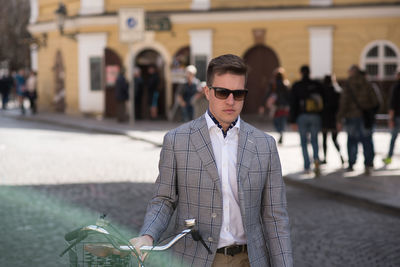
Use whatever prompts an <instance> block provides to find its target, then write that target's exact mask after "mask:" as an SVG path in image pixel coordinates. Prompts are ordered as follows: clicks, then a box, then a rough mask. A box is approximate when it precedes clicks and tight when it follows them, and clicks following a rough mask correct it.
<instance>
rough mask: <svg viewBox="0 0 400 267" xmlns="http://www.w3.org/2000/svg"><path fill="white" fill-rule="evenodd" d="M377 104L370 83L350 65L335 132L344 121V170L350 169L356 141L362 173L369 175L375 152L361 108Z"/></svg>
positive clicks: (352, 163)
mask: <svg viewBox="0 0 400 267" xmlns="http://www.w3.org/2000/svg"><path fill="white" fill-rule="evenodd" d="M377 105H378V99H377V97H376V95H375V93H374V89H373V88H372V86H371V84H370V83H369V82H368V81H367V80H366V78H365V76H363V75H362V73H361V71H360V69H359V67H358V66H356V65H353V66H351V67H350V69H349V78H348V79H347V82H346V86H345V87H344V88H343V92H342V95H341V97H340V104H339V111H338V114H337V129H338V131H340V130H341V129H342V121H343V120H344V122H345V128H346V132H347V153H348V157H349V166H348V168H347V170H348V171H352V170H353V165H354V164H355V162H356V159H357V151H358V143H359V142H361V143H362V145H363V152H364V165H365V174H367V175H368V174H370V172H371V170H372V167H373V161H374V155H375V152H374V144H373V140H372V131H373V127H367V126H366V124H365V118H364V117H363V110H367V109H372V108H374V107H376V106H377Z"/></svg>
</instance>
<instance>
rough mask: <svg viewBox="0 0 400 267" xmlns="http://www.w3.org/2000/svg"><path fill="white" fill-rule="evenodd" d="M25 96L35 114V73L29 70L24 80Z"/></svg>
mask: <svg viewBox="0 0 400 267" xmlns="http://www.w3.org/2000/svg"><path fill="white" fill-rule="evenodd" d="M26 96H27V97H28V99H29V103H30V109H31V112H32V114H36V112H37V109H36V99H37V75H36V72H35V71H33V70H31V71H30V73H29V76H28V79H27V80H26Z"/></svg>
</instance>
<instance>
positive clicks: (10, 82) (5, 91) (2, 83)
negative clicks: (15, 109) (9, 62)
mask: <svg viewBox="0 0 400 267" xmlns="http://www.w3.org/2000/svg"><path fill="white" fill-rule="evenodd" d="M13 86H14V79H13V78H12V76H11V75H10V72H9V71H8V69H6V70H4V71H3V74H2V76H1V78H0V93H1V102H2V109H7V103H8V100H9V97H10V92H11V89H12V88H13Z"/></svg>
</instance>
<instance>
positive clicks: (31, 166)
mask: <svg viewBox="0 0 400 267" xmlns="http://www.w3.org/2000/svg"><path fill="white" fill-rule="evenodd" d="M0 125H1V128H0V184H1V185H2V186H0V216H1V218H2V219H1V225H2V227H1V228H0V235H1V236H2V241H1V242H0V254H1V255H2V257H0V266H17V267H19V266H67V259H66V257H64V258H61V259H60V258H59V257H58V254H59V253H60V252H61V251H62V250H63V249H64V248H65V242H64V241H63V235H64V234H65V233H66V232H67V231H69V230H71V229H74V228H76V227H79V226H82V225H84V224H92V223H94V221H95V220H96V218H97V217H98V215H100V214H103V213H107V214H108V215H107V218H109V219H110V220H111V221H112V222H113V223H114V224H116V225H117V226H118V227H121V229H122V230H123V231H124V232H125V233H127V234H128V235H134V234H135V232H136V231H137V230H138V229H139V228H140V225H141V223H142V220H143V216H144V212H145V209H146V203H147V201H148V200H149V199H150V197H151V194H152V189H153V182H154V180H155V178H156V175H157V163H158V157H159V152H160V148H159V147H156V146H154V145H152V144H148V143H145V142H141V141H134V140H131V139H129V138H127V137H125V136H117V135H105V134H94V133H90V132H82V131H77V130H70V129H66V128H62V127H54V126H49V125H46V124H40V123H33V122H21V121H15V120H12V119H5V118H2V117H0ZM299 151H300V148H299ZM281 158H282V161H283V160H284V158H283V157H282V156H281ZM298 164H299V166H300V167H299V168H301V163H298ZM287 198H288V203H289V215H290V219H291V226H292V243H293V250H294V257H295V266H300V267H306V266H307V267H308V266H318V267H320V266H400V242H399V236H400V227H399V225H400V215H399V214H398V213H395V212H388V211H386V210H380V209H379V208H376V207H371V206H368V205H366V204H362V203H358V202H356V201H351V200H349V199H345V198H342V197H339V196H336V195H333V194H328V193H324V192H319V191H316V190H311V189H304V188H302V187H294V186H292V185H288V186H287ZM3 255H7V256H3Z"/></svg>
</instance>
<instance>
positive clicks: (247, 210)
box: [140, 115, 293, 267]
mask: <svg viewBox="0 0 400 267" xmlns="http://www.w3.org/2000/svg"><path fill="white" fill-rule="evenodd" d="M237 157H238V160H237V173H238V178H237V180H238V185H239V186H238V191H239V192H238V196H239V201H240V210H241V214H242V220H243V225H244V230H245V232H246V237H247V245H248V255H249V259H250V264H251V266H255V267H260V266H292V265H293V262H292V261H293V260H292V249H291V243H290V229H289V218H288V214H287V210H286V193H285V185H284V182H283V179H282V172H281V165H280V160H279V155H278V151H277V148H276V143H275V140H274V139H273V138H272V137H271V136H269V135H268V134H265V133H264V132H262V131H260V130H258V129H256V128H254V127H253V126H251V125H249V124H247V123H245V122H244V121H243V120H242V121H241V122H240V132H239V143H238V155H237ZM221 192H222V191H221V180H220V178H219V176H218V171H217V166H216V164H215V160H214V154H213V148H212V144H211V140H210V135H209V132H208V127H207V123H206V120H205V117H204V115H203V116H201V117H200V118H198V119H196V120H194V121H191V122H189V123H186V124H184V125H182V126H180V127H179V128H176V129H174V130H171V131H170V132H168V133H167V134H166V135H165V137H164V144H163V147H162V150H161V154H160V162H159V176H158V178H157V181H156V192H155V194H154V196H153V198H152V200H151V201H150V203H149V205H148V207H147V212H146V216H145V220H144V225H143V227H142V230H141V233H140V234H141V235H143V234H148V235H151V236H152V237H153V238H154V240H155V241H157V240H159V238H160V236H161V234H162V233H163V232H164V231H165V230H166V228H167V226H168V223H169V221H170V218H171V216H172V214H173V212H174V210H175V209H176V212H177V214H176V216H177V217H176V220H175V230H176V231H177V232H179V231H181V230H182V229H183V228H184V221H185V219H192V218H193V219H196V221H197V227H198V230H199V232H200V234H201V235H202V237H203V239H204V240H205V241H206V243H207V245H208V246H209V247H210V249H211V251H212V252H213V254H210V255H209V254H208V253H207V251H206V249H205V248H204V247H203V246H202V244H201V243H200V242H196V241H194V240H193V239H192V237H191V236H186V237H185V238H184V239H183V240H180V241H179V242H178V243H177V244H176V245H175V246H174V249H173V250H174V260H177V261H178V262H179V264H180V265H184V266H211V265H212V263H213V260H214V256H215V253H216V250H217V245H218V239H219V234H220V230H221V224H222V214H223V212H222V193H221ZM171 265H173V266H175V265H176V264H175V263H174V264H172V263H171Z"/></svg>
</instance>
